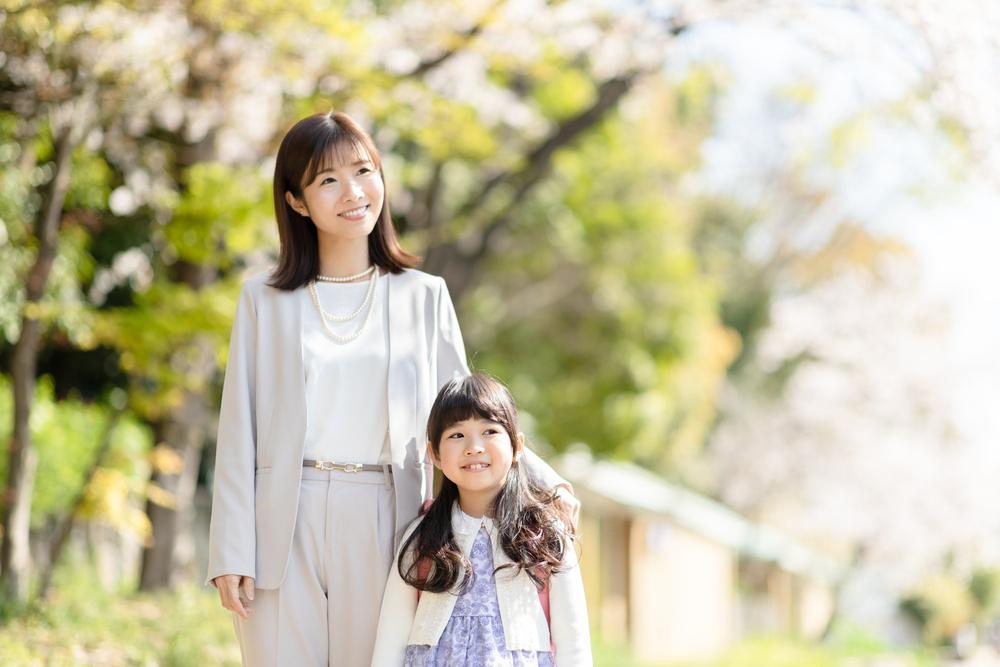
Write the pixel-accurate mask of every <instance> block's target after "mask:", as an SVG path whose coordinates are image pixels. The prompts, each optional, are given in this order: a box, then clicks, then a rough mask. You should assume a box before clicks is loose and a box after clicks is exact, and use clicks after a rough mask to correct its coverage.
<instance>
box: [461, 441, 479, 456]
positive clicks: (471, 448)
mask: <svg viewBox="0 0 1000 667" xmlns="http://www.w3.org/2000/svg"><path fill="white" fill-rule="evenodd" d="M482 451H483V443H482V442H480V441H479V438H469V442H468V443H467V444H466V445H465V455H466V456H472V455H473V454H479V453H480V452H482Z"/></svg>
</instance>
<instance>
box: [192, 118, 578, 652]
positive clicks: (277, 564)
mask: <svg viewBox="0 0 1000 667" xmlns="http://www.w3.org/2000/svg"><path fill="white" fill-rule="evenodd" d="M381 167H382V165H381V159H380V156H379V154H378V151H377V150H376V148H375V146H374V144H373V143H372V141H371V138H370V137H369V136H368V135H367V134H366V133H365V132H364V131H363V130H362V129H361V128H360V127H359V126H358V125H357V124H356V123H354V121H352V120H351V119H350V118H349V117H348V116H346V115H345V114H342V113H334V112H331V113H329V114H317V115H315V116H310V117H308V118H305V119H303V120H301V121H299V122H298V123H296V124H295V126H293V127H292V129H291V130H289V132H288V133H287V134H286V135H285V137H284V139H283V140H282V143H281V147H280V148H279V150H278V156H277V161H276V164H275V170H274V205H275V214H276V217H277V221H278V230H279V236H280V241H281V249H280V253H279V259H278V265H277V267H276V268H275V269H274V271H273V272H272V273H271V274H270V275H269V276H258V277H256V278H251V279H250V280H248V281H247V282H246V283H245V284H244V285H243V288H242V290H241V293H240V298H239V303H238V306H237V312H236V318H235V321H234V323H233V331H232V338H231V343H230V350H229V362H228V365H227V368H226V377H225V383H224V386H223V392H222V406H221V411H220V415H219V436H218V442H217V448H216V464H215V477H214V493H213V501H212V503H213V504H212V520H211V528H210V532H209V564H208V581H210V582H212V583H213V584H214V585H215V587H216V588H217V589H218V590H219V596H220V599H221V602H222V606H223V607H225V608H226V609H229V610H231V611H233V612H234V617H233V619H234V624H235V628H236V634H237V637H238V638H239V642H240V648H241V650H242V652H243V664H244V665H250V666H257V665H262V666H263V665H270V666H273V665H279V664H281V665H304V666H305V665H326V664H331V663H332V662H335V663H336V664H337V665H347V666H350V667H353V666H355V665H357V666H361V665H368V664H369V663H370V660H371V655H372V649H373V646H374V641H375V628H376V625H377V622H378V614H379V604H380V602H381V599H382V592H383V590H384V587H385V581H386V577H387V575H388V572H389V568H390V567H391V564H392V560H393V554H394V552H395V548H396V546H397V544H396V541H397V539H398V536H399V535H400V534H401V531H402V529H403V528H404V527H405V526H406V525H408V524H409V523H410V522H411V521H412V520H413V519H414V518H415V517H416V516H417V513H418V511H419V509H420V506H421V503H422V502H423V501H426V500H428V499H429V498H430V496H431V484H432V467H431V462H430V461H429V460H427V458H426V456H425V449H424V446H423V443H424V431H425V426H426V422H427V416H428V413H429V412H430V406H431V403H432V401H433V400H434V397H435V396H436V395H437V392H438V389H439V388H440V387H441V386H442V385H444V384H445V383H446V382H447V381H448V380H450V379H452V378H453V377H456V376H462V375H467V374H468V373H469V369H468V367H467V365H466V360H465V348H464V345H463V342H462V335H461V332H460V330H459V327H458V322H457V320H456V318H455V310H454V307H453V305H452V302H451V298H450V296H449V294H448V289H447V287H446V286H445V283H444V281H443V280H442V279H440V278H437V277H434V276H430V275H427V274H425V273H422V272H420V271H416V270H414V269H413V268H412V267H413V266H414V265H415V264H416V261H417V259H418V258H416V257H414V256H413V255H409V254H407V253H406V252H404V251H403V250H402V248H401V247H400V245H399V242H398V240H397V237H396V234H395V230H394V228H393V224H392V218H391V215H390V213H389V206H388V203H387V202H386V201H385V179H384V176H383V174H382V168H381ZM526 454H527V463H528V465H529V466H530V467H531V468H532V471H533V472H534V474H535V475H536V476H538V477H539V478H540V479H541V480H542V481H543V483H545V484H546V485H547V486H549V487H555V486H563V487H565V488H568V485H566V484H565V482H564V481H563V480H561V479H560V478H559V477H558V476H557V475H556V474H555V473H554V472H553V471H552V470H551V468H549V467H548V466H546V465H545V464H544V463H542V462H541V461H540V460H538V458H537V457H535V456H533V455H531V454H530V453H526ZM562 497H563V503H564V504H565V505H566V506H567V510H568V511H570V512H573V511H575V510H576V509H577V508H578V503H577V502H576V501H575V499H573V498H572V496H570V495H569V494H567V493H564V494H562Z"/></svg>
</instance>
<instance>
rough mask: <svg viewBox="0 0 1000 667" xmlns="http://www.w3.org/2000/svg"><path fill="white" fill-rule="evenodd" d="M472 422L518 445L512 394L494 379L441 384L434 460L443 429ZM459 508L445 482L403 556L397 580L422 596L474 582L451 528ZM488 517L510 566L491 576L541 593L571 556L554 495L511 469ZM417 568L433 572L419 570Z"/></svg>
mask: <svg viewBox="0 0 1000 667" xmlns="http://www.w3.org/2000/svg"><path fill="white" fill-rule="evenodd" d="M476 417H478V418H480V419H488V420H490V421H495V422H497V423H498V424H500V425H501V426H503V428H504V430H506V431H507V434H508V435H509V436H510V440H511V446H513V443H515V442H516V441H517V433H518V430H517V409H516V407H515V405H514V399H513V397H512V396H511V395H510V392H509V391H508V390H507V388H506V387H505V386H504V385H503V384H502V383H501V382H500V381H499V380H497V379H496V378H494V377H492V376H489V375H487V374H485V373H473V374H472V375H470V376H468V377H464V378H458V379H455V380H452V381H451V382H449V383H448V384H446V385H445V386H444V387H443V388H442V389H441V391H440V393H438V395H437V399H435V401H434V405H433V406H432V407H431V413H430V417H429V418H428V421H427V437H428V440H429V441H430V442H431V447H432V448H433V450H434V454H435V456H438V455H439V454H440V443H441V436H442V435H443V434H444V432H445V430H447V429H448V427H450V426H451V425H453V424H455V423H457V422H460V421H463V420H465V419H470V418H476ZM457 501H458V487H457V486H456V485H455V483H454V482H452V481H451V480H450V479H448V478H447V477H445V478H444V479H443V480H442V482H441V492H440V493H439V494H438V496H437V498H435V499H434V502H433V503H432V504H431V506H430V509H428V510H427V514H426V515H425V516H424V517H423V520H422V521H421V522H420V524H419V526H417V528H416V530H414V531H413V533H411V534H410V536H409V537H408V538H407V539H406V542H405V543H404V544H403V548H402V549H401V550H400V553H399V559H398V561H397V564H396V565H397V567H398V568H399V574H400V576H401V577H402V578H403V581H405V582H406V583H408V584H409V585H411V586H413V587H415V588H417V589H419V590H422V591H430V592H435V593H440V592H444V591H449V590H452V588H453V587H454V586H455V584H456V583H459V582H461V583H460V587H459V589H460V590H461V589H464V587H465V586H467V585H468V584H469V582H470V581H471V578H472V575H473V570H472V564H471V563H470V562H469V560H468V558H466V557H465V555H464V554H463V553H462V551H461V549H459V547H458V543H457V542H456V541H455V535H454V533H453V532H452V528H451V512H452V505H453V504H454V503H455V502H457ZM492 513H493V520H494V523H495V524H496V527H497V531H498V534H499V542H500V548H502V549H503V551H504V553H506V554H507V556H508V557H510V559H511V560H512V561H513V563H511V564H508V565H502V566H500V567H498V568H496V570H494V572H497V571H499V570H501V569H503V568H507V567H515V568H517V569H518V571H521V570H524V571H525V572H527V573H528V576H530V577H531V579H532V581H534V583H535V585H536V586H538V587H539V588H542V587H544V585H545V583H546V582H547V580H548V577H549V575H551V574H552V573H554V572H558V571H559V563H560V562H561V561H562V557H563V553H564V550H565V549H572V548H573V546H572V544H571V543H570V542H571V540H572V538H573V533H572V528H571V525H572V524H571V523H570V522H569V521H568V520H567V519H566V517H563V516H562V515H561V514H560V513H559V512H558V511H557V510H556V506H555V494H554V493H553V492H551V491H547V490H545V489H543V488H542V487H541V486H540V485H539V484H538V482H537V481H536V480H535V479H534V478H533V477H532V475H531V474H530V473H529V472H528V470H526V469H525V468H524V466H523V465H521V464H520V463H519V462H518V461H514V462H513V464H512V465H511V468H510V471H509V472H508V473H507V479H506V481H505V482H504V485H503V487H502V488H501V489H500V492H499V493H498V494H497V496H496V498H495V499H494V501H493V507H492ZM421 561H424V562H427V563H429V565H430V566H429V567H424V568H420V567H419V563H420V562H421ZM421 570H424V571H425V572H423V571H421Z"/></svg>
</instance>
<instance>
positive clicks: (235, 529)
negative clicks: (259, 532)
mask: <svg viewBox="0 0 1000 667" xmlns="http://www.w3.org/2000/svg"><path fill="white" fill-rule="evenodd" d="M256 341H257V314H256V309H255V307H254V303H253V299H252V295H251V291H250V287H249V286H248V285H246V284H244V285H243V288H242V289H241V290H240V297H239V302H238V304H237V306H236V318H235V319H234V321H233V330H232V334H231V337H230V341H229V360H228V362H227V363H226V375H225V379H224V380H223V385H222V404H221V407H220V410H219V434H218V438H217V439H216V449H215V475H214V477H213V491H212V518H211V522H210V524H209V531H208V576H207V578H206V581H205V583H206V584H208V583H211V581H212V580H213V579H214V578H215V577H218V576H219V575H223V574H238V575H241V576H249V577H255V576H256V562H255V557H256V553H255V551H256V548H255V541H256V535H255V528H254V466H255V461H256V443H257V421H256V417H255V409H254V406H255V405H256V400H255V399H256V390H255V387H256V385H255V381H256V372H255V368H254V364H255V351H256Z"/></svg>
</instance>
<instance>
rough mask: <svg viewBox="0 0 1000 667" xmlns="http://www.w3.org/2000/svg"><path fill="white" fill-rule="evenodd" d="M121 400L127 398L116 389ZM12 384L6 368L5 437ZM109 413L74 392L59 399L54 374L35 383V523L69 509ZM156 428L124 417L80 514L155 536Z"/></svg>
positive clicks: (3, 461)
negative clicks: (148, 508)
mask: <svg viewBox="0 0 1000 667" xmlns="http://www.w3.org/2000/svg"><path fill="white" fill-rule="evenodd" d="M114 400H120V401H123V400H124V396H117V397H115V399H114ZM11 406H12V400H11V386H10V380H9V379H8V378H7V376H5V375H0V441H6V440H7V439H8V438H9V437H10V432H11V424H12V419H11ZM109 418H110V408H109V407H108V406H107V405H104V404H99V403H85V402H82V401H79V400H75V399H67V400H55V398H54V396H53V386H52V381H51V379H50V378H47V377H42V378H40V380H39V382H38V383H37V385H36V386H35V402H34V407H33V410H32V414H31V433H32V438H33V440H34V444H35V448H36V451H37V453H38V470H37V475H38V478H39V479H40V480H43V481H44V483H41V484H37V485H36V486H35V492H34V496H33V502H32V506H31V523H32V527H33V528H35V529H40V528H42V527H44V526H45V525H46V524H48V523H49V522H51V521H53V520H55V519H57V518H61V517H62V516H64V515H65V514H66V513H67V512H68V511H69V510H70V507H71V505H72V503H73V500H74V499H75V498H76V496H77V494H78V493H79V492H80V490H81V488H82V487H83V485H84V484H85V483H86V482H87V481H88V480H86V479H84V476H85V474H86V472H87V471H88V470H89V469H90V468H91V466H92V465H93V462H94V458H95V456H96V452H97V449H98V446H99V444H100V440H101V438H102V436H103V434H104V432H105V429H106V427H107V424H108V420H109ZM151 445H152V435H151V433H150V430H149V428H148V427H147V426H145V425H143V424H142V423H141V422H139V421H138V420H137V419H136V418H135V417H131V416H128V417H126V418H124V419H122V420H120V421H119V422H118V423H117V425H116V426H115V429H114V431H113V433H112V438H111V447H110V450H109V452H108V453H107V455H106V456H105V458H104V464H103V466H102V467H101V468H100V469H99V471H98V474H97V476H96V477H95V479H94V480H93V481H92V482H91V484H90V486H89V488H88V490H87V495H86V497H85V504H84V506H83V507H82V508H81V516H82V517H84V518H87V519H89V520H94V521H100V522H103V523H106V524H108V525H110V526H112V527H114V528H115V529H117V530H120V531H122V532H124V533H127V534H130V535H134V536H135V537H136V538H137V539H139V540H145V539H147V538H148V536H149V522H148V520H147V519H146V515H145V514H144V513H143V511H142V509H141V507H142V500H143V499H144V498H145V485H146V481H147V479H148V477H149V462H148V459H147V453H148V452H149V449H150V447H151ZM7 454H8V453H7V450H6V449H3V450H0V479H2V478H5V476H6V474H7Z"/></svg>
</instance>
